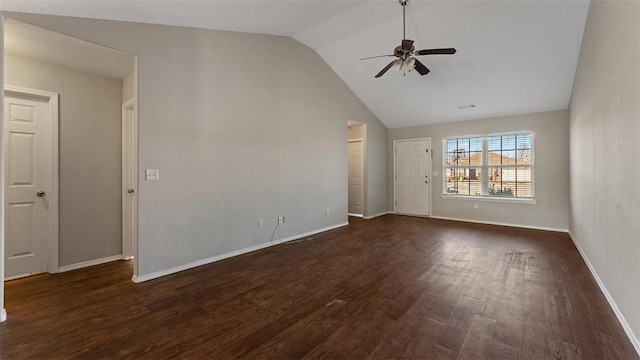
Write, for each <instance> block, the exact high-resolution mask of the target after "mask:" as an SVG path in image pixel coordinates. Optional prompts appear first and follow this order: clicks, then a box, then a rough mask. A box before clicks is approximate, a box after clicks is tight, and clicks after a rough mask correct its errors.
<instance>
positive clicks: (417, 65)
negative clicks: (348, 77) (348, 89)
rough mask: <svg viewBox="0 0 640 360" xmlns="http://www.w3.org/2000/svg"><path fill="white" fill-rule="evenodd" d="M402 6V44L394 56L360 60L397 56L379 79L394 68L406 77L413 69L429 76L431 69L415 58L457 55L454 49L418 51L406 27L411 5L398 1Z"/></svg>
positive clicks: (380, 74)
mask: <svg viewBox="0 0 640 360" xmlns="http://www.w3.org/2000/svg"><path fill="white" fill-rule="evenodd" d="M398 2H399V3H400V5H401V6H402V42H401V44H400V46H397V47H396V48H395V49H393V55H378V56H371V57H367V58H362V59H360V60H368V59H375V58H380V57H389V56H395V57H397V59H395V60H393V61H392V62H390V63H389V64H388V65H387V66H385V67H384V68H383V69H382V70H381V71H380V72H379V73H378V74H377V75H376V76H375V77H376V78H379V77H381V76H382V75H384V74H385V73H386V72H387V71H388V70H389V69H391V68H392V67H393V68H395V69H396V70H397V71H400V70H403V69H404V72H403V75H406V74H407V72H410V71H411V70H412V69H416V71H417V72H418V73H419V74H420V75H427V74H428V73H429V71H430V70H429V69H428V68H427V67H426V66H424V64H423V63H421V62H420V61H419V60H418V59H416V58H415V56H422V55H453V54H455V53H456V49H454V48H446V49H425V50H416V48H415V46H413V40H409V39H407V26H406V6H407V4H408V3H409V0H398Z"/></svg>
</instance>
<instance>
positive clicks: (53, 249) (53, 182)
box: [2, 84, 60, 274]
mask: <svg viewBox="0 0 640 360" xmlns="http://www.w3.org/2000/svg"><path fill="white" fill-rule="evenodd" d="M4 95H13V96H22V97H29V98H32V99H33V98H35V99H39V100H44V101H46V102H48V103H49V110H50V111H51V114H50V116H51V124H50V128H49V130H50V132H49V134H50V140H51V141H50V149H49V151H50V154H51V157H50V158H49V165H50V175H51V179H50V183H49V189H48V190H47V191H48V192H49V197H48V198H49V199H48V200H49V241H48V243H47V254H48V255H47V270H48V272H49V273H51V274H55V273H57V272H59V271H60V270H59V269H58V247H59V243H58V227H59V218H58V211H59V209H58V206H59V205H58V192H59V184H58V183H59V179H58V176H59V165H58V161H59V160H58V149H59V144H58V141H59V139H58V137H59V128H60V124H59V118H58V102H59V100H58V99H59V97H60V95H59V94H58V93H54V92H50V91H44V90H37V89H31V88H26V87H21V86H14V85H9V84H5V85H4ZM3 131H4V130H3ZM2 136H4V134H3V135H2ZM3 156H4V153H3ZM3 174H4V169H3ZM3 190H4V189H3ZM3 206H4V205H3ZM3 266H4V264H3Z"/></svg>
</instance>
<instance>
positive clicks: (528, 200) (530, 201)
mask: <svg viewBox="0 0 640 360" xmlns="http://www.w3.org/2000/svg"><path fill="white" fill-rule="evenodd" d="M440 197H442V198H443V199H445V200H474V201H487V202H502V203H512V204H526V205H535V204H536V199H534V198H516V197H500V196H489V195H483V196H472V195H449V194H440Z"/></svg>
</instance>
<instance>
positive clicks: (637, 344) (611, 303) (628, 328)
mask: <svg viewBox="0 0 640 360" xmlns="http://www.w3.org/2000/svg"><path fill="white" fill-rule="evenodd" d="M568 234H569V238H571V241H573V245H575V246H576V248H577V249H578V252H579V253H580V256H582V259H583V260H584V262H585V263H586V264H587V267H588V268H589V271H591V275H593V278H594V279H596V283H598V286H599V287H600V291H602V293H603V294H604V297H605V298H606V299H607V302H608V303H609V306H611V310H613V313H614V314H616V317H617V318H618V321H619V322H620V325H622V328H623V329H624V332H625V333H626V334H627V337H628V338H629V341H630V342H631V345H633V348H634V349H635V350H636V353H637V354H638V355H640V341H638V337H637V336H636V334H635V333H634V332H633V329H632V328H631V326H630V325H629V323H628V322H627V319H625V317H624V315H622V312H621V311H620V308H618V305H617V304H616V302H615V300H613V296H611V294H610V293H609V290H607V287H606V286H605V285H604V283H603V282H602V280H601V279H600V276H598V273H597V272H596V269H595V268H594V267H593V265H592V264H591V261H589V258H588V257H587V254H585V252H584V251H582V248H581V247H580V244H578V242H577V241H576V240H575V238H574V237H573V235H572V234H571V232H570V231H568Z"/></svg>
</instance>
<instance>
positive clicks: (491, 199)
mask: <svg viewBox="0 0 640 360" xmlns="http://www.w3.org/2000/svg"><path fill="white" fill-rule="evenodd" d="M522 134H527V135H531V149H532V155H533V159H532V161H531V165H527V166H519V167H528V168H531V169H532V176H531V190H532V192H533V196H531V197H504V196H490V195H480V196H477V195H458V194H447V193H445V192H444V191H446V190H445V189H446V188H447V168H468V167H469V166H447V165H446V161H445V157H446V154H447V146H446V143H447V140H454V139H464V138H477V137H480V138H482V154H483V158H484V157H486V156H487V153H488V151H489V150H488V144H487V141H488V138H489V137H490V136H505V135H522ZM535 135H536V133H535V131H533V130H521V131H508V132H500V133H491V134H477V135H459V136H448V137H443V138H442V191H443V193H441V194H440V196H441V197H442V199H445V200H474V201H487V202H502V203H518V204H531V205H534V204H536V188H535V184H534V182H535V174H536V171H535V162H536V155H535V148H536V146H535ZM485 161H486V160H485ZM488 167H489V165H486V164H485V165H482V172H483V174H482V176H483V178H485V177H486V176H487V174H485V172H486V171H487V170H488ZM498 167H503V166H501V165H498ZM487 186H488V184H486V183H485V182H484V181H483V183H482V191H483V192H485V193H487V192H488V189H486V188H485V187H487Z"/></svg>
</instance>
